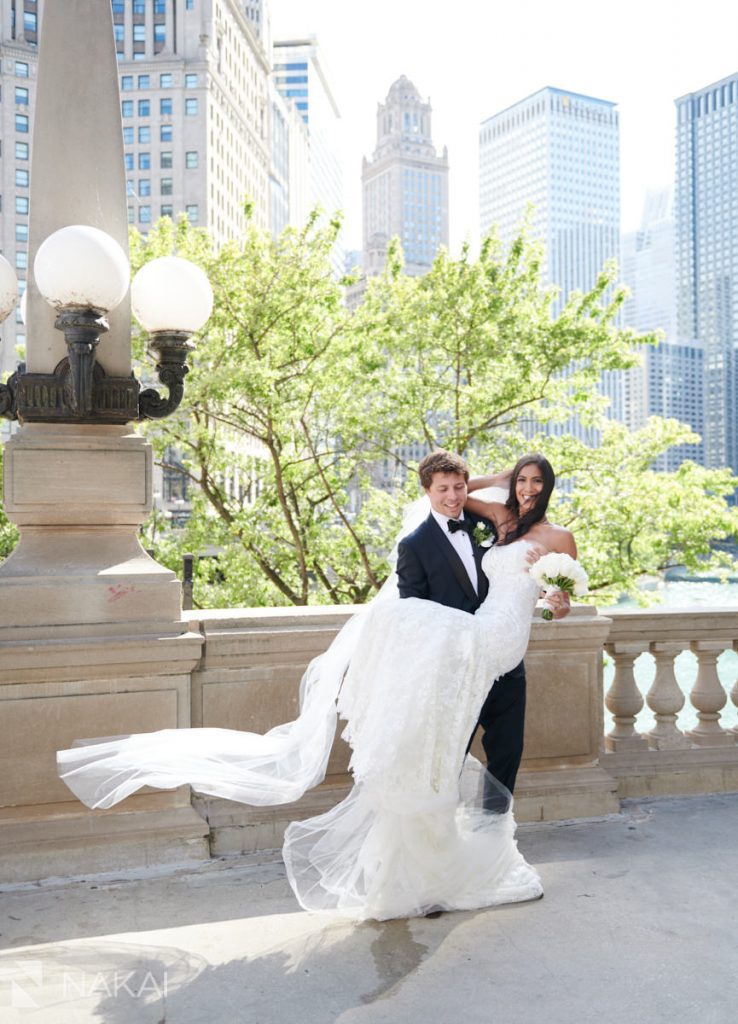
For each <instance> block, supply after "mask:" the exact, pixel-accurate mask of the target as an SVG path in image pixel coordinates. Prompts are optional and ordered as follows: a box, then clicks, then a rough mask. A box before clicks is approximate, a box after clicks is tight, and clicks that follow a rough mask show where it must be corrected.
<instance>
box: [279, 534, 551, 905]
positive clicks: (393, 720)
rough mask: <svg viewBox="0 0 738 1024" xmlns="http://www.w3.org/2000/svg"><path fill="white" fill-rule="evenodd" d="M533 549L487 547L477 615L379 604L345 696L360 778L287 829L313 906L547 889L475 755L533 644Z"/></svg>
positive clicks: (508, 898) (449, 899) (505, 896)
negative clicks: (498, 696) (495, 804)
mask: <svg viewBox="0 0 738 1024" xmlns="http://www.w3.org/2000/svg"><path fill="white" fill-rule="evenodd" d="M527 547H528V545H527V542H525V541H520V542H517V543H515V544H511V545H509V546H507V547H501V548H491V549H490V550H489V552H488V553H487V554H486V555H485V556H484V560H483V563H482V566H483V569H484V571H485V573H486V574H487V576H488V577H489V579H490V591H489V595H488V597H487V598H486V600H485V601H484V603H483V605H482V606H481V608H480V609H479V611H478V612H477V613H476V615H474V616H472V615H469V614H467V613H466V612H462V611H457V610H456V609H453V608H446V607H445V606H443V605H439V604H434V603H433V602H429V601H421V600H418V599H416V598H409V599H406V600H403V601H398V602H394V603H393V604H387V603H379V604H377V605H374V606H373V607H372V608H371V609H370V610H369V612H368V614H367V617H366V618H365V620H364V622H363V626H362V629H361V633H360V635H359V636H358V638H357V641H356V647H355V650H354V654H353V657H352V659H351V664H350V665H349V669H348V672H347V675H346V679H345V681H344V685H343V688H342V690H341V694H340V697H339V700H338V708H339V712H340V714H341V717H342V718H345V719H346V720H347V725H346V728H345V730H344V734H343V735H344V737H345V738H346V739H347V740H348V741H349V743H350V744H351V747H352V748H353V754H352V757H351V770H352V772H353V775H354V781H355V785H354V788H353V790H352V791H351V793H350V794H349V796H348V797H347V798H346V799H345V800H344V801H343V802H342V803H341V804H339V805H338V806H337V807H334V808H333V809H332V810H330V811H328V812H327V813H326V814H323V815H320V816H319V817H316V818H312V819H309V820H308V821H300V822H294V823H293V824H291V825H290V826H289V828H288V830H287V835H286V837H285V846H284V858H285V863H286V865H287V871H288V874H289V878H290V882H291V884H292V887H293V889H294V890H295V892H296V894H297V896H298V899H299V900H300V903H301V904H302V905H303V906H304V907H306V908H307V909H310V910H332V911H334V912H339V913H343V914H347V915H349V916H352V917H355V918H374V919H377V920H381V919H384V918H390V917H411V916H416V915H419V914H422V913H425V912H426V911H428V910H430V909H444V910H452V909H457V910H461V909H470V908H473V907H481V906H489V905H492V904H496V903H509V902H513V901H516V900H525V899H533V898H535V897H536V896H538V895H540V893H541V892H542V889H541V884H540V879H539V877H538V875H537V873H536V872H535V871H534V870H533V868H531V867H530V866H529V865H528V864H527V863H526V862H525V860H524V859H523V857H522V855H521V854H520V853H519V851H518V849H517V846H516V844H515V840H514V831H515V822H514V819H513V816H512V813H511V812H508V813H506V814H502V815H500V814H490V813H488V812H486V811H484V809H483V807H482V790H483V787H484V782H485V778H484V777H485V774H486V773H485V772H484V769H483V768H482V766H481V765H480V764H479V763H478V762H477V761H475V760H474V759H473V758H470V757H467V758H466V760H465V758H464V754H465V750H466V746H467V743H468V742H469V737H470V736H471V734H472V731H473V729H474V726H475V724H476V722H477V719H478V717H479V711H480V708H481V706H482V703H483V702H484V699H485V697H486V695H487V693H488V691H489V688H490V686H491V685H492V682H493V680H494V679H496V678H497V677H498V676H500V675H502V674H503V673H505V672H507V671H509V670H510V669H511V668H513V667H514V666H515V665H517V664H518V662H519V661H520V660H521V658H522V657H523V654H524V653H525V648H526V647H527V644H528V637H529V633H530V625H531V620H532V612H533V607H534V605H535V601H536V597H537V595H538V587H537V586H536V584H535V583H534V581H533V580H532V579H531V577H530V576H529V575H528V573H527V571H526V569H527V562H526V559H525V555H526V550H527ZM462 764H463V765H464V768H463V771H462V772H461V778H460V774H459V773H460V771H461V766H462ZM489 785H494V783H493V781H492V780H491V779H490V778H489V776H487V786H489Z"/></svg>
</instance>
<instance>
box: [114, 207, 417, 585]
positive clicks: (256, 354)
mask: <svg viewBox="0 0 738 1024" xmlns="http://www.w3.org/2000/svg"><path fill="white" fill-rule="evenodd" d="M338 229H339V224H338V222H334V223H331V224H329V225H327V226H320V225H319V224H318V220H317V216H316V217H313V218H311V219H310V221H309V222H308V224H307V225H306V227H305V228H304V229H303V230H301V231H296V230H292V229H288V230H287V231H285V232H284V234H283V235H282V236H281V238H280V239H279V240H278V241H277V242H275V241H273V240H272V239H271V238H270V237H269V235H267V234H266V233H265V232H261V231H259V230H257V229H255V228H250V229H249V230H248V231H247V232H246V234H245V237H244V238H243V240H242V242H241V243H240V244H235V243H230V244H227V245H225V246H224V247H223V248H222V249H220V250H219V251H218V252H217V253H216V251H215V250H214V248H213V247H212V246H211V245H210V243H209V240H208V238H207V236H206V235H205V233H204V232H202V231H195V230H192V229H190V228H189V227H188V226H187V224H186V222H184V221H180V222H179V224H178V225H176V226H175V225H172V223H171V222H170V221H161V222H159V224H158V225H157V226H156V228H155V230H154V231H152V233H151V234H150V235H149V238H148V239H147V241H146V242H143V240H141V239H135V240H134V245H133V246H132V252H133V255H134V265H136V264H139V263H141V262H143V261H144V260H146V259H149V258H152V257H154V256H157V255H160V254H162V253H164V252H171V251H172V250H173V249H175V248H176V250H177V252H178V253H180V254H181V255H183V256H187V257H189V258H191V259H194V260H195V261H196V262H197V263H199V264H200V265H201V266H202V267H203V269H204V270H205V271H206V273H207V274H208V276H209V278H210V281H211V283H212V285H213V288H214V292H215V310H214V313H213V316H212V318H211V320H210V322H209V324H208V327H207V332H206V335H205V337H203V338H202V339H201V341H200V342H199V344H198V347H197V350H196V352H195V354H194V357H193V359H192V370H191V373H190V375H189V377H188V379H187V389H186V398H185V402H184V404H183V407H182V409H181V411H180V414H179V415H178V416H175V417H172V418H170V419H167V420H164V421H162V422H161V423H157V424H156V425H155V427H154V428H153V429H151V431H150V436H151V438H152V440H153V441H154V443H155V445H156V446H157V449H158V451H159V453H160V455H163V454H164V453H165V452H166V451H167V450H168V449H171V448H174V449H176V450H177V451H178V452H180V453H181V456H182V461H183V464H184V467H185V471H186V473H187V475H188V477H189V479H190V480H191V482H192V483H193V484H194V485H195V488H194V514H193V516H192V519H191V520H190V523H189V526H188V528H187V530H186V534H185V536H184V538H183V543H184V544H185V545H186V546H187V547H189V548H190V549H192V550H193V551H202V550H203V549H206V548H210V549H213V548H214V549H216V550H217V551H218V552H219V553H218V557H217V560H210V561H205V562H203V563H201V564H200V567H199V568H200V572H199V578H198V581H197V590H196V599H197V600H198V601H199V602H201V603H207V604H211V605H232V604H245V603H248V604H265V603H266V604H279V603H291V604H308V603H310V602H312V601H317V600H323V601H331V602H338V603H340V602H345V601H350V602H354V601H362V600H364V599H365V598H366V597H367V595H368V594H370V593H371V592H372V591H374V590H376V589H377V588H378V587H379V586H380V585H381V583H382V581H383V579H384V577H385V575H386V571H387V569H386V565H385V552H386V550H387V546H388V544H389V541H390V538H391V536H392V534H393V532H394V531H395V529H396V526H397V522H398V515H399V511H398V509H397V505H396V502H394V501H393V500H391V499H390V497H389V496H388V495H386V494H384V493H383V492H381V491H378V490H370V489H369V488H368V482H369V472H370V469H371V465H370V463H369V461H368V457H367V454H366V453H365V452H364V451H363V450H362V446H361V430H362V428H363V427H364V426H365V424H364V422H363V420H362V418H361V417H360V416H357V414H356V411H355V408H359V409H361V408H365V409H369V408H370V407H371V403H372V400H373V391H372V387H373V386H375V384H376V379H375V371H376V369H377V367H376V365H375V363H374V362H373V358H374V357H373V355H372V353H371V352H370V353H369V355H368V357H367V356H365V355H364V353H363V352H362V350H361V347H360V346H359V345H358V344H357V340H356V336H355V332H354V331H353V329H352V318H351V316H350V314H349V313H348V311H347V310H346V308H345V306H344V304H343V290H342V288H341V286H340V284H339V283H338V282H336V281H335V280H334V278H333V275H332V270H331V263H330V255H331V250H332V248H333V246H334V243H335V240H336V236H337V233H338ZM360 491H364V492H366V493H365V500H364V501H363V502H362V503H361V507H360V508H357V509H355V511H354V512H353V513H352V512H351V505H352V501H353V502H354V503H356V496H357V495H358V494H359V492H360ZM164 557H165V558H167V559H168V560H169V561H170V564H171V561H172V559H173V558H176V554H173V551H172V550H171V549H170V550H169V551H167V552H165V553H164Z"/></svg>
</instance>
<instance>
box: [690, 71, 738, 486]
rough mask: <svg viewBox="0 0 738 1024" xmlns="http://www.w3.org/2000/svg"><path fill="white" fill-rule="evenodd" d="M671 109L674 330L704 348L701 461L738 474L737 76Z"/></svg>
mask: <svg viewBox="0 0 738 1024" xmlns="http://www.w3.org/2000/svg"><path fill="white" fill-rule="evenodd" d="M676 108H677V144H676V204H675V205H676V257H677V295H678V303H677V317H678V326H679V333H680V335H681V336H682V337H688V338H698V339H699V340H700V341H701V342H702V345H703V347H704V450H705V464H706V465H707V466H731V467H732V468H733V470H738V423H737V422H736V417H737V416H738V403H737V402H736V388H737V387H738V380H737V378H736V373H737V369H738V367H737V364H736V346H737V345H738V243H737V242H736V239H738V188H736V180H738V73H736V74H734V75H731V76H730V77H728V78H724V79H723V80H722V81H720V82H716V83H714V84H712V85H709V86H706V87H705V88H704V89H700V90H699V91H698V92H693V93H689V94H688V95H686V96H682V97H680V98H679V99H677V100H676Z"/></svg>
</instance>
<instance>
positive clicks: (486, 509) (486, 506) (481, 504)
mask: <svg viewBox="0 0 738 1024" xmlns="http://www.w3.org/2000/svg"><path fill="white" fill-rule="evenodd" d="M511 476H512V470H511V469H506V470H504V471H503V472H502V473H488V474H487V475H486V476H473V477H471V479H470V480H469V483H468V484H467V491H468V492H469V494H468V495H467V499H466V501H465V502H464V508H465V509H466V510H467V511H468V512H472V513H473V514H474V515H476V516H482V518H483V519H491V520H492V522H493V523H495V524H496V525H497V526H499V524H500V523H501V522H502V521H503V519H505V517H506V509H505V506H504V505H503V504H502V502H500V501H489V500H488V499H487V498H481V497H472V496H471V492H472V491H481V490H486V489H487V488H490V487H501V488H502V489H503V490H505V491H507V490H508V489H509V487H510V477H511Z"/></svg>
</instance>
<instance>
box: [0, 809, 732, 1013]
mask: <svg viewBox="0 0 738 1024" xmlns="http://www.w3.org/2000/svg"><path fill="white" fill-rule="evenodd" d="M519 841H520V847H521V849H522V851H523V853H524V854H525V856H526V857H527V858H528V859H529V860H530V861H531V862H532V863H533V864H535V865H536V866H537V867H538V868H539V870H540V872H541V875H542V877H543V881H544V885H545V887H546V896H545V899H543V900H541V901H538V902H536V903H529V904H520V905H516V906H506V907H498V908H494V909H489V910H481V911H476V912H473V913H456V914H444V915H442V916H441V917H440V918H438V919H436V920H429V919H420V920H410V921H407V920H403V921H391V922H387V923H384V924H377V923H365V924H361V925H358V926H356V925H351V924H349V923H346V922H344V921H341V920H339V919H336V918H324V917H320V916H312V915H309V914H305V913H302V912H301V911H300V910H299V909H297V908H296V906H295V903H294V901H293V899H292V894H291V892H290V890H289V887H288V885H287V882H286V880H285V876H284V870H283V868H282V865H281V864H280V863H278V862H272V863H261V864H253V863H246V862H244V861H243V860H223V861H219V862H216V863H214V864H213V863H210V864H207V865H203V866H202V867H200V868H197V867H196V868H194V869H193V868H192V867H191V866H189V867H187V868H182V869H181V870H172V869H169V871H168V872H167V873H166V874H164V873H160V874H157V873H155V872H153V871H152V872H148V873H145V874H144V873H141V874H139V875H138V876H137V877H127V878H114V877H111V876H99V877H97V878H88V879H86V880H73V881H68V880H67V881H65V880H59V881H57V882H49V883H46V884H44V885H36V886H25V887H22V888H21V887H16V888H5V889H0V948H2V950H3V952H2V953H0V1022H2V1024H16V1022H18V1024H24V1022H29V1024H86V1022H92V1021H96V1022H104V1024H293V1022H294V1024H334V1022H340V1024H415V1022H422V1024H460V1022H472V1024H476V1022H479V1024H482V1022H483V1024H539V1022H541V1024H590V1022H597V1024H662V1022H664V1024H666V1022H668V1024H734V1022H735V1021H736V1020H737V1019H738V1009H736V1001H735V979H736V972H737V970H738V913H736V898H735V878H736V859H737V857H738V853H737V851H738V794H727V795H726V794H723V795H715V796H706V797H689V798H664V799H657V800H650V801H629V802H627V803H626V804H625V806H624V809H623V813H622V814H620V815H614V816H611V817H609V818H605V819H600V820H586V821H577V822H570V823H558V824H539V825H527V826H522V827H521V829H520V832H519Z"/></svg>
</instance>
